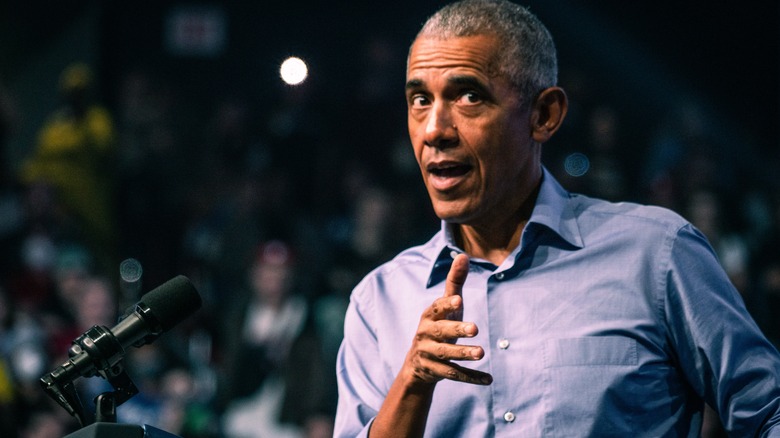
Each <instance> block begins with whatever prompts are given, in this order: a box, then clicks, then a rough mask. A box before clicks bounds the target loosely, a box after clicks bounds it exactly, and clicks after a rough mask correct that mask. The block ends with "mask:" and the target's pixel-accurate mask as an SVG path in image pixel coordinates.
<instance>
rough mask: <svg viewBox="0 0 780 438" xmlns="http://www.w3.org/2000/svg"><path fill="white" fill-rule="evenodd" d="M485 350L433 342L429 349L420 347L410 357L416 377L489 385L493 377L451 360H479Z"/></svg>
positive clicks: (432, 381) (427, 379) (430, 380)
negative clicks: (433, 344)
mask: <svg viewBox="0 0 780 438" xmlns="http://www.w3.org/2000/svg"><path fill="white" fill-rule="evenodd" d="M484 355H485V352H484V350H483V349H482V348H481V347H477V346H466V345H463V346H456V345H451V344H441V343H439V344H435V346H434V347H433V348H432V349H431V350H427V349H425V348H421V349H420V350H417V353H416V355H415V356H414V357H413V358H412V368H413V370H414V374H415V375H416V376H417V378H418V379H420V380H422V381H424V382H427V383H435V382H438V381H440V380H442V379H448V380H454V381H458V382H465V383H472V384H476V385H489V384H490V383H492V382H493V377H492V376H491V375H490V374H488V373H485V372H482V371H477V370H473V369H471V368H466V367H463V366H461V365H458V364H456V363H453V362H451V360H471V361H475V360H480V359H482V358H483V357H484Z"/></svg>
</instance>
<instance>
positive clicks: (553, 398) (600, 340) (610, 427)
mask: <svg viewBox="0 0 780 438" xmlns="http://www.w3.org/2000/svg"><path fill="white" fill-rule="evenodd" d="M637 363H638V358H637V343H636V340H634V339H630V338H625V337H620V336H594V337H583V338H569V339H550V340H548V341H546V342H545V344H544V368H545V370H544V381H545V389H544V403H545V406H547V409H546V411H545V426H546V427H545V430H546V433H545V436H554V437H571V436H590V432H593V431H600V432H599V433H600V434H601V436H625V435H622V434H623V433H625V432H628V431H631V430H633V424H634V419H633V418H632V417H631V415H619V414H618V413H619V412H625V411H626V409H625V408H626V407H628V406H631V405H632V403H636V401H635V400H632V395H633V394H634V389H635V388H632V385H631V383H629V382H631V380H632V375H633V374H634V373H636V372H637ZM617 407H621V408H620V409H615V408H617ZM632 410H633V409H630V408H629V409H627V411H628V412H631V411H632ZM587 431H590V432H587Z"/></svg>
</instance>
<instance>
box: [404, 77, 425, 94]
mask: <svg viewBox="0 0 780 438" xmlns="http://www.w3.org/2000/svg"><path fill="white" fill-rule="evenodd" d="M424 86H425V82H423V80H422V79H409V80H408V81H406V87H405V88H406V90H407V91H409V90H414V89H418V88H423V87H424Z"/></svg>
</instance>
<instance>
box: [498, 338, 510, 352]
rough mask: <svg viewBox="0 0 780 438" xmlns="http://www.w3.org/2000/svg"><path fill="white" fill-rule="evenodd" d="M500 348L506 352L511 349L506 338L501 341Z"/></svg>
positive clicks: (499, 342) (499, 341)
mask: <svg viewBox="0 0 780 438" xmlns="http://www.w3.org/2000/svg"><path fill="white" fill-rule="evenodd" d="M498 348H500V349H502V350H506V349H507V348H509V339H505V338H502V339H499V340H498Z"/></svg>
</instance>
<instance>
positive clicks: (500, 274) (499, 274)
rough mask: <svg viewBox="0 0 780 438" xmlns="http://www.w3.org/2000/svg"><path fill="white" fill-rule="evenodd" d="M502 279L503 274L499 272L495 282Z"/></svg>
mask: <svg viewBox="0 0 780 438" xmlns="http://www.w3.org/2000/svg"><path fill="white" fill-rule="evenodd" d="M503 279H504V273H503V272H499V273H498V274H496V280H503Z"/></svg>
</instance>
